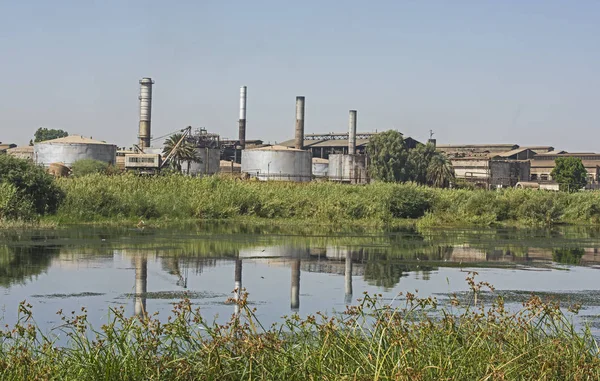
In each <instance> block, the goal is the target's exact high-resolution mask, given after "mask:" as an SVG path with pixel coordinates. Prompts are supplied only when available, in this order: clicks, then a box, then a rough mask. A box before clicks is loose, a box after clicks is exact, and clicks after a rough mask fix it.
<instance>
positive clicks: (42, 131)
mask: <svg viewBox="0 0 600 381" xmlns="http://www.w3.org/2000/svg"><path fill="white" fill-rule="evenodd" d="M67 136H69V133H68V132H67V131H63V130H55V129H53V128H51V129H48V128H45V127H43V128H42V127H40V128H38V129H37V131H36V132H35V135H34V137H35V139H34V142H35V143H39V142H43V141H46V140H52V139H58V138H64V137H67Z"/></svg>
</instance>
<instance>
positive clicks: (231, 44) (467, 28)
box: [0, 0, 600, 151]
mask: <svg viewBox="0 0 600 381" xmlns="http://www.w3.org/2000/svg"><path fill="white" fill-rule="evenodd" d="M598 20H600V2H599V1H585V0H579V1H547V0H546V1H541V0H540V1H533V0H531V1H525V0H520V1H518V0H512V1H511V0H504V1H500V0H497V1H483V0H479V1H476V0H473V1H458V0H455V1H425V0H421V1H401V0H395V1H392V0H389V1H352V0H349V1H343V2H342V1H325V0H321V1H312V0H305V1H303V2H301V1H298V2H291V1H282V0H278V1H275V0H273V1H261V0H253V1H248V0H247V1H225V0H221V1H201V0H196V1H169V2H167V1H149V0H144V1H137V0H136V1H133V0H132V1H126V0H118V1H117V0H115V1H112V0H103V1H100V0H98V1H91V0H87V1H86V0H73V1H64V0H53V1H50V0H44V1H32V0H30V1H28V0H0V141H3V142H16V143H18V144H24V143H27V142H28V141H29V139H30V138H31V137H32V135H33V133H34V131H35V129H36V128H37V127H39V126H45V127H49V128H62V129H66V130H68V131H69V132H70V133H71V134H82V135H86V136H92V137H94V138H98V139H102V140H107V141H111V142H114V143H116V144H118V145H131V144H132V143H134V142H136V139H137V138H136V137H137V126H138V102H139V101H138V98H137V97H138V91H139V84H138V80H139V79H140V78H141V77H144V76H150V77H152V78H153V79H154V80H155V81H156V84H155V87H154V104H153V124H152V126H153V131H152V133H153V135H154V136H155V137H158V136H160V135H163V134H165V133H168V132H170V131H173V130H176V129H178V128H183V127H185V126H187V125H193V126H195V127H199V126H204V127H207V128H208V129H209V130H210V131H213V132H217V133H220V134H221V136H222V137H224V138H227V137H237V118H238V102H239V86H241V85H247V86H248V97H249V99H248V138H249V139H251V138H261V139H263V140H265V141H271V142H274V141H282V140H285V139H289V138H292V137H293V126H294V112H295V105H294V103H295V96H296V95H305V96H306V132H307V133H311V132H331V131H345V130H346V129H347V119H348V110H349V109H357V110H358V129H359V131H373V130H376V129H377V130H386V129H390V128H395V129H398V130H400V131H401V132H403V133H404V134H405V135H408V136H413V137H415V138H417V139H419V140H425V139H427V136H428V131H429V130H430V129H432V130H434V131H435V137H436V138H437V139H438V142H439V143H500V142H505V143H517V144H521V145H526V144H544V145H546V144H547V145H553V146H555V147H557V148H562V149H567V150H572V151H576V150H579V151H600V148H599V147H597V145H598V143H597V141H598V140H600V107H599V105H600V97H599V89H600V79H599V73H598V71H599V68H600V22H599V21H598Z"/></svg>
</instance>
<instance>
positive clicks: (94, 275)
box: [0, 223, 600, 334]
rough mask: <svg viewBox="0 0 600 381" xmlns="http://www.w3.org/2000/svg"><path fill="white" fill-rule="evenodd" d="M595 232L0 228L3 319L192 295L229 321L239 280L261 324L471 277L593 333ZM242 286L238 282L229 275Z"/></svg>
mask: <svg viewBox="0 0 600 381" xmlns="http://www.w3.org/2000/svg"><path fill="white" fill-rule="evenodd" d="M599 248H600V230H597V229H584V228H573V227H571V228H561V229H556V230H517V229H502V230H492V229H487V230H457V229H453V230H428V231H415V230H400V231H391V232H385V233H381V232H373V231H369V230H339V229H333V228H323V227H317V228H315V227H312V228H311V227H304V226H300V227H265V226H256V225H244V224H231V223H227V224H224V223H204V224H201V225H194V226H185V227H179V228H163V229H158V228H157V229H147V228H146V229H137V228H94V227H76V228H66V229H58V230H38V231H19V232H15V231H3V232H0V295H1V300H0V308H1V310H0V319H2V320H3V323H8V324H11V323H14V322H15V321H16V318H17V306H18V303H19V302H20V301H22V300H27V301H28V302H29V303H31V304H32V305H33V310H34V317H35V320H36V322H37V323H38V324H39V325H40V326H42V327H45V328H50V327H54V326H57V325H58V324H59V319H58V317H57V315H56V312H57V311H58V310H59V309H63V310H65V311H68V312H70V311H71V310H75V311H79V310H80V309H81V307H87V308H88V312H89V315H90V320H91V321H92V323H93V324H94V325H99V324H102V323H104V322H106V320H107V317H108V311H109V309H110V308H111V307H115V306H124V308H125V309H126V312H127V314H130V315H131V314H135V313H140V312H141V311H144V310H145V311H147V312H148V313H154V312H159V316H161V317H162V318H165V319H166V316H168V314H169V311H170V310H171V308H172V307H173V304H174V303H176V302H177V301H179V300H180V299H181V298H183V297H188V298H190V299H191V301H192V303H193V304H194V305H196V306H199V307H200V308H201V310H202V311H203V313H204V315H205V316H206V317H210V318H212V317H214V318H216V319H218V320H226V319H228V318H229V317H230V315H231V314H232V313H233V308H234V307H233V306H232V305H231V304H228V303H226V300H227V299H228V298H229V297H230V296H231V295H232V290H233V289H234V288H235V287H236V273H237V278H239V275H240V273H241V285H242V287H243V288H245V289H246V290H247V291H248V292H249V294H250V296H249V301H250V303H251V304H253V305H255V306H256V307H257V309H258V316H259V318H260V319H261V322H262V323H263V324H270V323H273V322H276V321H279V320H280V318H281V316H283V315H289V314H291V313H292V312H298V313H299V314H300V315H306V314H312V313H315V312H317V311H328V312H332V311H342V310H344V309H345V306H346V305H347V304H348V303H355V301H356V299H357V298H360V297H361V296H362V294H363V292H369V293H381V294H383V296H384V298H386V300H387V301H389V302H390V303H394V302H396V300H397V295H398V293H399V292H406V291H410V292H415V290H418V294H419V295H421V296H429V295H433V296H436V297H437V298H438V299H439V300H440V301H442V302H443V301H444V300H445V299H446V298H447V297H448V295H449V294H450V293H454V292H464V291H466V290H467V287H466V283H465V277H466V276H467V273H468V271H477V272H478V273H479V276H478V278H479V279H480V280H484V281H487V282H490V283H492V284H493V285H494V286H495V287H496V289H497V290H498V292H499V293H500V294H502V295H504V296H505V298H506V300H507V301H508V303H509V304H511V305H513V306H518V305H519V303H521V302H522V301H523V300H524V299H525V298H527V296H528V295H529V294H530V293H531V292H537V293H541V294H542V295H543V296H544V297H545V298H553V299H556V300H560V301H561V302H564V303H565V304H568V303H575V302H579V303H582V304H583V306H584V308H583V310H582V311H581V313H580V316H579V317H578V318H577V323H578V324H581V323H584V322H585V323H589V324H590V325H591V327H592V328H593V330H594V332H595V334H598V333H599V332H600V331H599V330H598V329H599V328H600V290H599V284H600V277H599V275H600V272H599V270H600V253H599ZM237 281H238V282H239V281H240V279H237Z"/></svg>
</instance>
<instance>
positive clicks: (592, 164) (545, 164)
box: [530, 159, 600, 168]
mask: <svg viewBox="0 0 600 381" xmlns="http://www.w3.org/2000/svg"><path fill="white" fill-rule="evenodd" d="M530 162H531V168H554V166H555V162H554V160H535V159H534V160H531V161H530ZM581 162H582V163H583V166H584V167H586V168H596V167H599V166H600V160H582V161H581Z"/></svg>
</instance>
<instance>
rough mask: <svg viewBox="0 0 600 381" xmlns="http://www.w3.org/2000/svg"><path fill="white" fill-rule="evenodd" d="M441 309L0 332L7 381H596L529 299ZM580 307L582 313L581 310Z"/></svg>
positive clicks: (586, 343)
mask: <svg viewBox="0 0 600 381" xmlns="http://www.w3.org/2000/svg"><path fill="white" fill-rule="evenodd" d="M467 282H468V283H469V285H470V287H471V293H470V294H468V296H466V297H456V296H452V297H451V298H450V300H449V301H448V303H446V304H444V307H439V306H438V302H437V300H435V299H433V298H418V297H417V296H416V295H413V294H410V293H407V294H405V295H400V296H399V305H398V306H395V307H391V306H390V305H389V304H387V303H385V302H384V301H382V300H379V299H378V298H377V297H376V296H373V297H372V296H368V295H365V296H364V298H362V300H359V304H358V305H356V306H349V307H347V309H346V311H345V312H344V313H340V314H333V315H329V316H328V315H325V314H320V313H318V314H316V315H314V316H312V315H311V316H307V317H304V318H301V317H300V316H297V315H293V316H290V317H285V318H284V319H283V321H282V323H281V324H277V325H274V326H272V327H263V326H262V325H261V324H260V322H259V320H258V319H257V318H256V314H255V310H254V309H252V308H251V307H250V306H249V304H248V302H247V295H242V298H241V299H240V300H238V301H237V302H236V301H233V300H230V301H229V302H230V303H232V304H234V303H237V304H238V308H239V311H240V312H239V313H238V314H233V315H232V317H231V319H230V321H229V322H228V323H226V324H223V325H220V324H217V323H214V322H210V321H207V320H205V319H204V318H203V316H202V314H201V312H200V310H199V309H195V308H194V307H193V306H192V304H191V303H190V301H189V300H183V301H182V302H181V303H179V304H178V305H176V306H175V307H174V308H173V312H172V314H171V316H169V318H168V319H159V317H158V316H157V315H153V316H141V317H126V316H125V313H124V311H123V309H122V308H118V309H112V310H111V317H110V318H109V320H108V322H107V324H105V325H103V326H102V327H96V328H94V327H91V325H90V324H89V322H88V320H87V311H86V310H85V308H82V309H81V311H77V312H76V311H73V312H63V311H59V316H61V318H62V320H63V323H62V325H61V326H60V327H57V328H55V329H54V330H52V331H50V332H43V331H42V330H40V329H39V328H38V327H37V326H36V324H35V321H34V314H33V312H32V308H31V306H30V305H28V304H27V303H25V302H23V303H22V304H21V305H20V306H19V321H18V323H17V324H16V325H15V326H14V327H8V328H6V329H4V330H3V331H2V332H1V333H0V377H1V378H2V379H3V380H23V379H28V380H29V379H31V380H34V379H44V380H53V379H56V380H116V379H127V380H159V379H165V380H166V379H168V380H192V379H219V380H239V379H248V380H261V379H264V380H343V379H346V380H355V379H357V380H364V379H369V380H371V379H373V380H378V379H379V380H440V379H456V380H492V379H494V380H499V379H535V380H589V379H598V378H600V355H599V352H598V347H597V343H596V341H595V339H594V338H593V337H592V335H591V333H590V332H589V330H587V329H586V330H583V331H581V332H578V331H577V330H576V329H575V328H574V326H573V325H572V324H571V321H570V318H569V317H568V316H566V315H565V313H563V311H562V310H561V309H560V308H559V306H558V305H557V304H555V303H552V302H549V303H546V302H543V301H542V300H541V299H540V298H539V297H536V296H532V297H531V298H530V299H529V300H527V301H526V302H525V303H523V308H522V309H521V310H520V311H517V312H511V311H509V309H507V308H505V305H504V301H503V300H502V298H500V297H498V298H497V299H495V300H494V301H493V303H492V304H491V305H488V306H484V305H483V303H482V300H483V298H482V297H481V295H480V293H481V292H482V290H484V289H485V288H486V287H489V285H487V284H486V283H482V282H476V281H475V279H474V276H472V275H470V276H469V277H468V278H467ZM574 308H575V309H577V306H574Z"/></svg>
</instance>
